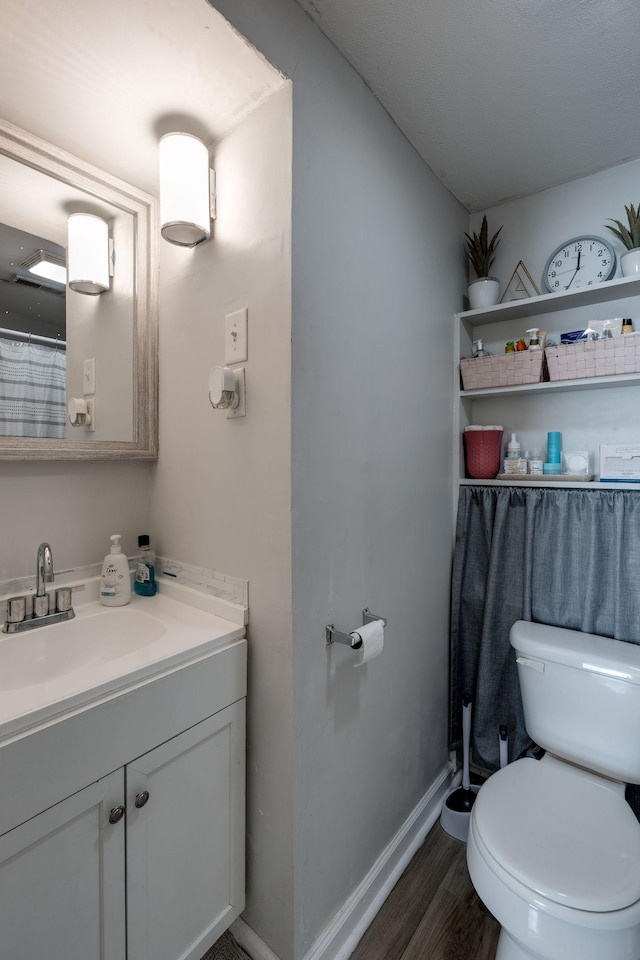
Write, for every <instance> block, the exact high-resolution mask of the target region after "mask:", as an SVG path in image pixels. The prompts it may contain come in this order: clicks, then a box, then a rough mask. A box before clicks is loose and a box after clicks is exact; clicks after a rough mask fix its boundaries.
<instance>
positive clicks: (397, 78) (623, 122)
mask: <svg viewBox="0 0 640 960" xmlns="http://www.w3.org/2000/svg"><path fill="white" fill-rule="evenodd" d="M298 3H299V4H300V6H301V7H303V8H304V9H305V10H306V11H307V12H308V13H309V14H310V16H311V17H312V18H313V19H314V20H315V21H316V23H317V24H318V26H319V27H320V29H321V30H322V31H323V32H324V33H325V34H326V36H327V37H328V38H329V39H330V40H331V41H332V42H333V43H334V44H335V46H336V47H337V48H338V49H339V50H340V51H341V52H342V53H343V54H344V56H345V57H346V58H347V60H349V61H350V62H351V63H352V64H353V66H354V67H355V68H356V70H357V71H358V72H359V73H360V74H361V76H362V77H364V79H365V81H366V82H367V83H368V85H369V86H370V87H371V89H372V90H373V92H374V93H375V94H376V96H377V97H378V99H379V100H380V101H381V103H382V104H383V105H384V106H385V107H386V109H387V110H388V112H389V113H390V114H391V116H392V117H393V118H394V120H395V122H396V123H397V124H398V126H399V127H400V129H401V130H402V131H403V132H404V133H405V135H406V136H407V137H408V139H409V140H410V141H411V143H412V144H413V145H414V146H415V148H416V150H417V151H418V153H419V154H420V155H421V156H422V157H423V158H424V160H425V161H426V162H427V164H428V165H429V167H430V168H431V169H432V170H433V172H434V173H435V174H436V176H437V177H438V178H439V179H440V180H441V181H442V182H443V183H444V184H445V185H446V186H447V187H448V188H449V190H450V191H451V193H453V194H454V196H456V197H457V198H458V199H459V200H460V202H461V203H462V204H463V205H464V206H465V207H466V208H467V209H468V210H470V211H472V212H473V211H477V210H482V209H483V208H485V207H490V206H493V205H494V204H498V203H501V202H502V201H504V200H508V199H511V198H513V197H518V196H526V195H528V194H531V193H536V192H537V191H539V190H544V189H546V188H547V187H551V186H555V185H557V184H559V183H565V182H567V181H570V180H574V179H577V178H578V177H582V176H586V175H587V174H590V173H595V172H597V171H599V170H604V169H607V168H609V167H612V166H615V165H617V164H619V163H623V162H625V161H627V160H631V159H637V158H638V157H640V121H639V112H640V67H639V59H638V50H639V49H640V0H298ZM639 190H640V186H639ZM636 199H640V196H639V197H638V198H636Z"/></svg>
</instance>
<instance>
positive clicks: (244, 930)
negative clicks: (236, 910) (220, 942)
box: [229, 917, 280, 960]
mask: <svg viewBox="0 0 640 960" xmlns="http://www.w3.org/2000/svg"><path fill="white" fill-rule="evenodd" d="M229 929H230V930H231V933H232V934H233V936H234V937H235V939H236V940H237V942H238V944H239V945H240V946H241V947H242V949H243V950H245V951H246V953H248V954H249V956H250V957H251V960H280V957H278V956H276V954H275V953H274V952H273V950H271V949H270V948H269V947H268V946H267V945H266V943H265V942H264V940H262V939H261V938H260V937H259V936H258V934H257V933H256V932H255V930H253V928H252V927H250V926H249V924H248V923H245V922H244V920H243V919H242V917H238V919H237V920H234V921H233V923H232V924H231V926H230V928H229Z"/></svg>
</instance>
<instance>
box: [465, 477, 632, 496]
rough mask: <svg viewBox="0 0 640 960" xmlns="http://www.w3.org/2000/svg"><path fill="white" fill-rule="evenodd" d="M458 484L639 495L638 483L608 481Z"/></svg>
mask: <svg viewBox="0 0 640 960" xmlns="http://www.w3.org/2000/svg"><path fill="white" fill-rule="evenodd" d="M459 483H460V486H461V487H559V488H560V489H562V488H565V489H566V488H568V487H569V488H571V489H575V488H576V487H578V488H579V489H581V490H636V491H637V492H638V493H640V483H611V482H610V481H605V482H603V483H601V482H600V481H599V480H589V482H588V483H580V482H578V481H574V480H571V481H567V482H563V481H562V480H546V479H545V477H540V478H539V479H538V480H533V479H532V478H531V477H527V479H526V480H469V479H468V478H465V479H462V480H460V481H459Z"/></svg>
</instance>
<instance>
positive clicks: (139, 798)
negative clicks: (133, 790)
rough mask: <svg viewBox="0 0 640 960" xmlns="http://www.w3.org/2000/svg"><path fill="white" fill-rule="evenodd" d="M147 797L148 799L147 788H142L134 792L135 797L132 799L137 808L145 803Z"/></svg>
mask: <svg viewBox="0 0 640 960" xmlns="http://www.w3.org/2000/svg"><path fill="white" fill-rule="evenodd" d="M148 799H149V791H148V790H143V791H142V793H138V794H136V799H135V800H134V803H135V805H136V807H137V808H138V810H139V809H140V807H144V805H145V803H146V802H147V800H148Z"/></svg>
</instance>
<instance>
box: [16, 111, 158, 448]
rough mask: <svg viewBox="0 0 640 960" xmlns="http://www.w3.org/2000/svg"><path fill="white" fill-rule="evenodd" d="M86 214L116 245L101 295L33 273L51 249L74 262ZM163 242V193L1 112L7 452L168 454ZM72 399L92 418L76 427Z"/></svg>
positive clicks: (51, 256)
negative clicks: (162, 416)
mask: <svg viewBox="0 0 640 960" xmlns="http://www.w3.org/2000/svg"><path fill="white" fill-rule="evenodd" d="M76 213H87V214H90V215H92V216H94V217H99V218H100V219H102V220H104V221H106V223H107V225H108V235H109V238H110V239H111V240H112V241H113V250H112V252H110V255H109V261H110V263H111V264H112V267H113V276H112V277H111V278H110V281H109V288H108V289H107V290H105V291H104V292H103V293H100V294H99V295H95V296H89V295H86V294H83V293H81V292H78V291H77V290H74V289H70V288H69V286H68V284H67V283H66V275H65V274H63V275H62V280H58V281H54V280H51V279H50V278H48V277H42V276H40V275H39V274H38V273H33V272H32V271H33V268H34V266H33V265H34V260H37V255H38V254H40V253H41V252H43V251H44V253H45V255H46V256H45V259H48V260H51V261H54V260H56V259H57V260H58V262H60V261H61V262H62V264H64V265H65V267H66V261H67V257H66V246H67V222H68V217H69V216H70V215H72V214H76ZM157 238H158V212H157V203H156V200H155V198H154V197H153V196H151V195H149V194H147V193H145V192H143V191H142V190H139V189H138V188H136V187H134V186H131V185H130V184H128V183H125V182H124V181H122V180H120V179H118V178H117V177H113V176H111V175H110V174H108V173H106V172H104V171H102V170H100V169H98V168H96V167H94V166H92V165H91V164H88V163H86V162H85V161H83V160H80V159H79V158H77V157H74V156H72V155H71V154H68V153H66V152H65V151H63V150H60V149H59V148H57V147H55V146H53V145H52V144H50V143H47V142H46V141H44V140H41V139H40V138H38V137H35V136H32V135H31V134H29V133H27V132H26V131H24V130H22V129H20V128H19V127H16V126H14V125H13V124H10V123H8V122H6V121H4V120H0V459H1V460H152V459H155V458H156V457H157V450H158V249H157V248H158V239H157ZM110 249H111V248H110ZM36 269H39V268H36ZM54 368H55V371H54V372H53V373H50V369H51V370H54ZM71 398H79V399H85V400H87V401H89V402H90V404H89V405H90V409H91V410H92V412H93V417H92V423H91V424H88V423H86V422H81V423H80V425H79V426H72V424H71V422H70V419H69V416H68V413H67V406H68V401H69V400H70V399H71Z"/></svg>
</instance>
